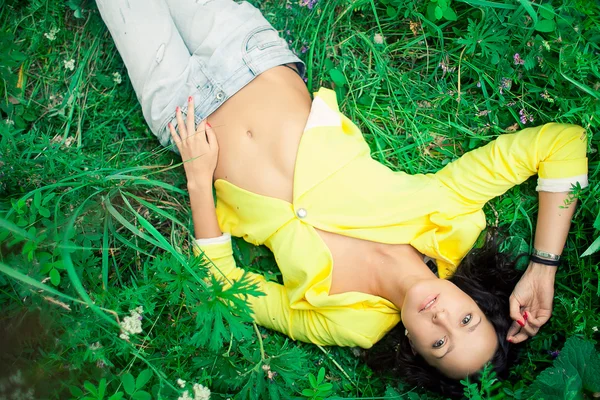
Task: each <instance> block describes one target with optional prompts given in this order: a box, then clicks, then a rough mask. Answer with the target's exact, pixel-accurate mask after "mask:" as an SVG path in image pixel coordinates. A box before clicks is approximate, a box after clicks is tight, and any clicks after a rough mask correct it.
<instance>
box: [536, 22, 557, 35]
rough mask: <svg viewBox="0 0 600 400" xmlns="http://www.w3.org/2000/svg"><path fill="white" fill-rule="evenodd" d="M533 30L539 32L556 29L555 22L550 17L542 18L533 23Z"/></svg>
mask: <svg viewBox="0 0 600 400" xmlns="http://www.w3.org/2000/svg"><path fill="white" fill-rule="evenodd" d="M534 28H535V30H536V31H540V32H554V30H555V29H556V24H555V23H554V20H551V19H542V20H540V21H538V23H537V24H535V27H534Z"/></svg>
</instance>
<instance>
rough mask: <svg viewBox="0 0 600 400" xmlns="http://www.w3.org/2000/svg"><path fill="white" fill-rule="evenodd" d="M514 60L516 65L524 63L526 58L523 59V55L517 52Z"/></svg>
mask: <svg viewBox="0 0 600 400" xmlns="http://www.w3.org/2000/svg"><path fill="white" fill-rule="evenodd" d="M513 61H514V63H515V65H524V64H525V60H523V59H522V58H521V55H520V54H519V53H515V55H514V56H513Z"/></svg>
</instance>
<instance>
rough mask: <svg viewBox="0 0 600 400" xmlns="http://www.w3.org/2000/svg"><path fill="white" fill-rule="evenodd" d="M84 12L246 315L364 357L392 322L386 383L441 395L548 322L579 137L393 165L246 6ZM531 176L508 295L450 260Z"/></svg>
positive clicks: (489, 275)
mask: <svg viewBox="0 0 600 400" xmlns="http://www.w3.org/2000/svg"><path fill="white" fill-rule="evenodd" d="M98 7H99V9H100V12H101V14H102V17H103V18H104V20H105V22H106V24H107V26H108V28H109V30H110V32H111V33H112V36H113V37H114V40H115V42H116V45H117V48H118V50H119V51H120V53H121V55H122V57H123V59H124V61H125V64H126V66H127V69H128V72H129V76H130V78H131V81H132V84H133V87H134V89H135V91H136V93H137V96H138V99H139V101H140V103H141V105H142V110H143V113H144V116H145V118H146V120H147V121H148V124H149V125H150V127H151V129H152V131H153V132H154V133H155V134H156V136H157V137H158V138H159V140H160V142H161V143H162V144H163V145H165V146H166V145H169V144H170V139H172V141H173V142H174V144H175V145H176V146H177V148H178V150H179V152H180V154H181V156H182V159H183V161H184V164H183V165H184V167H185V172H186V175H187V178H188V189H189V195H190V202H191V208H192V212H193V220H194V230H195V237H196V239H197V240H196V243H197V246H198V253H200V249H201V251H202V252H203V253H204V254H205V255H206V256H207V257H208V258H210V260H212V263H213V264H214V266H213V267H211V272H212V273H213V274H215V275H216V276H218V277H219V279H221V280H222V281H223V284H224V285H228V284H230V283H231V282H232V281H234V280H237V279H240V277H242V276H243V275H244V274H247V275H250V276H251V279H252V280H253V281H254V282H256V283H257V284H258V285H259V288H260V290H261V291H262V292H264V293H265V296H260V297H251V298H249V299H248V300H249V302H250V305H251V307H252V309H253V311H254V318H255V320H256V322H257V323H259V324H261V325H262V326H265V327H267V328H271V329H274V330H277V331H279V332H283V333H285V334H286V335H289V336H290V337H291V338H293V339H296V340H301V341H305V342H310V343H316V344H320V345H339V346H360V347H363V348H371V347H372V346H373V345H374V344H375V343H377V342H378V341H379V340H380V339H382V338H383V337H384V336H385V335H386V334H387V333H388V332H389V331H390V330H391V329H392V328H393V327H394V326H396V325H397V324H398V323H400V322H401V323H402V324H403V328H405V330H404V329H400V330H398V329H396V330H395V331H394V332H399V333H400V335H401V336H402V338H398V339H397V340H396V342H397V343H399V346H397V347H398V354H396V353H390V355H391V356H392V357H393V358H394V359H395V360H397V362H398V363H399V364H398V365H397V366H396V367H397V368H398V371H399V373H400V377H401V378H402V379H405V380H407V381H410V382H413V383H416V384H419V385H424V386H427V387H429V388H438V390H439V388H440V386H441V389H442V390H443V391H444V392H445V393H448V394H452V393H457V390H458V393H460V392H461V390H460V389H457V388H460V384H459V383H458V381H457V380H458V379H460V378H464V377H465V376H468V375H470V376H475V375H476V374H477V373H478V371H480V369H481V368H482V366H483V365H484V364H485V363H487V362H488V361H492V362H493V363H494V365H495V367H496V368H497V369H498V372H500V373H501V372H502V371H503V370H506V369H507V366H508V362H507V361H508V353H509V348H510V346H509V342H510V343H519V342H522V341H524V340H525V339H527V338H528V337H531V336H533V335H535V334H536V333H537V331H538V330H539V328H540V327H541V326H542V325H543V324H544V323H546V321H548V318H550V314H551V309H552V299H553V285H554V274H555V272H556V265H557V264H558V261H557V260H558V258H559V256H560V254H561V252H562V249H563V246H564V244H565V240H566V236H567V232H568V230H569V224H570V219H571V216H572V214H573V210H574V208H575V201H571V202H568V201H567V199H568V192H569V190H570V189H571V187H572V186H573V185H577V184H578V185H580V186H581V187H584V186H586V185H587V160H586V156H585V151H586V135H585V133H584V130H583V129H582V128H580V127H578V126H573V125H561V124H548V125H544V126H540V127H537V128H529V129H524V130H523V131H521V132H519V133H516V134H510V135H502V136H500V137H499V138H498V139H496V140H495V141H493V142H492V143H489V144H488V145H487V146H484V147H482V148H479V149H477V150H474V151H471V152H469V153H467V154H465V155H464V156H462V157H461V158H460V159H459V160H457V161H455V162H453V163H451V164H449V165H447V166H446V167H444V168H443V169H442V170H440V171H439V172H438V173H436V174H428V175H408V174H406V173H403V172H393V171H391V170H390V169H388V168H387V167H385V166H383V165H381V164H379V163H378V162H377V161H374V160H373V159H372V158H371V156H370V151H369V146H368V145H367V143H366V142H365V140H364V138H363V136H362V134H361V132H360V130H359V129H358V127H357V126H356V125H354V124H353V123H352V122H351V121H350V120H348V119H347V118H346V117H345V116H344V115H343V114H341V113H340V111H339V109H338V104H337V101H336V97H335V95H334V93H333V92H332V91H331V90H328V89H320V90H319V91H318V92H317V93H316V94H315V96H314V99H313V100H312V101H311V97H310V95H309V93H308V91H307V89H306V86H305V84H304V82H303V80H302V76H303V74H304V70H305V67H304V64H303V63H302V62H301V61H300V60H299V59H298V58H297V57H296V56H295V55H294V53H292V52H291V51H290V50H289V49H288V47H287V44H286V43H285V41H284V40H283V39H281V38H280V37H279V36H278V33H277V31H275V30H274V29H273V28H272V27H271V25H269V23H268V22H267V21H266V20H265V19H264V18H263V16H262V15H261V14H260V12H259V11H258V10H257V9H255V8H254V7H252V6H251V5H249V4H248V3H241V4H237V3H234V2H233V1H231V0H213V1H208V0H207V1H198V2H196V1H193V0H151V1H150V0H129V1H128V2H125V3H123V2H115V1H108V0H98ZM196 121H201V122H200V123H199V124H197V125H196ZM536 173H537V174H538V175H539V179H538V191H539V193H540V195H539V199H540V206H539V218H538V224H537V229H536V237H535V249H534V252H533V256H532V257H531V259H530V264H529V267H528V268H527V270H526V271H525V273H524V274H523V276H522V277H521V279H520V280H519V282H518V283H517V284H516V287H515V286H514V285H515V283H516V279H518V278H515V277H516V272H514V269H512V267H510V268H509V266H507V264H506V263H504V262H503V261H502V259H501V258H500V257H497V256H495V255H493V256H492V257H491V258H489V257H488V260H487V261H485V262H482V261H477V260H476V259H471V260H470V261H467V262H463V263H462V264H461V265H459V264H460V263H461V260H462V259H463V258H464V257H465V256H466V255H467V253H468V252H469V251H470V250H471V248H472V247H473V245H474V243H475V241H476V239H477V237H478V236H479V234H480V233H481V231H482V230H483V229H484V227H485V216H484V213H483V211H482V207H483V206H484V205H485V204H486V202H487V201H489V200H490V199H492V198H494V197H496V196H498V195H501V194H502V193H504V192H506V191H507V190H508V189H510V188H511V187H513V186H514V185H517V184H519V183H521V182H523V181H525V180H526V179H527V178H529V177H530V176H532V175H535V174H536ZM213 184H214V187H215V189H216V193H217V203H216V207H215V204H214V201H213ZM231 235H233V236H238V237H243V238H244V239H245V240H246V241H248V242H250V243H253V244H255V245H260V244H264V245H266V246H267V247H269V248H270V249H271V250H272V251H273V253H274V254H275V259H276V260H277V263H278V266H279V268H280V270H281V274H282V276H283V282H284V284H283V285H282V284H278V283H276V282H269V281H266V280H265V279H264V278H263V277H262V276H261V275H257V274H252V273H248V272H245V271H244V270H243V269H241V268H238V267H237V266H236V263H235V260H234V258H233V256H232V247H231ZM425 259H428V260H429V259H432V260H434V261H435V263H436V264H437V274H436V273H434V272H433V271H432V269H430V267H429V266H428V265H427V264H426V262H425V261H424V260H425ZM496 262H497V263H498V265H496ZM513 288H514V291H513V292H512V295H510V293H511V291H512V290H513ZM509 295H510V298H509ZM509 302H510V307H509ZM393 351H395V350H392V349H390V352H393ZM440 373H441V374H440Z"/></svg>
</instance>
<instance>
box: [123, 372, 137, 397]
mask: <svg viewBox="0 0 600 400" xmlns="http://www.w3.org/2000/svg"><path fill="white" fill-rule="evenodd" d="M121 382H122V383H123V388H124V389H125V392H126V393H127V394H128V395H130V396H131V395H132V394H133V392H135V378H134V377H133V375H131V374H130V373H126V374H125V375H123V376H121Z"/></svg>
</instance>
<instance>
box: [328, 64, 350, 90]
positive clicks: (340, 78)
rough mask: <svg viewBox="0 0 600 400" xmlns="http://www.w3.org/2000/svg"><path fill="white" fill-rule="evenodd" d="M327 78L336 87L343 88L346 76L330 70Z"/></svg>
mask: <svg viewBox="0 0 600 400" xmlns="http://www.w3.org/2000/svg"><path fill="white" fill-rule="evenodd" d="M329 76H330V77H331V80H332V81H333V83H335V85H336V86H344V85H345V84H346V76H345V75H344V74H343V73H342V72H341V71H340V70H339V69H336V68H333V69H330V70H329Z"/></svg>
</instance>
